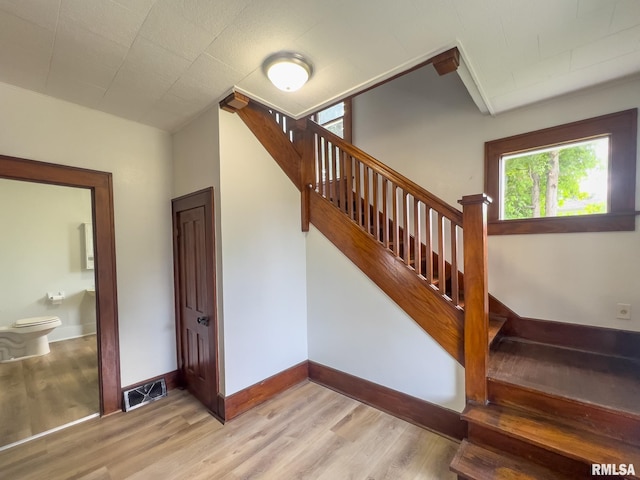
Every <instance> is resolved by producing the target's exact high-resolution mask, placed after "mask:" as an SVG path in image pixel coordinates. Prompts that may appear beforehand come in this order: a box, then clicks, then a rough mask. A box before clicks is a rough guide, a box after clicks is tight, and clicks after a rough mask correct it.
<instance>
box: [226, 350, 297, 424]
mask: <svg viewBox="0 0 640 480" xmlns="http://www.w3.org/2000/svg"><path fill="white" fill-rule="evenodd" d="M308 377H309V367H308V362H307V361H306V360H305V361H304V362H301V363H299V364H298V365H294V366H293V367H291V368H288V369H287V370H284V371H282V372H280V373H277V374H276V375H273V376H272V377H269V378H267V379H265V380H263V381H261V382H260V383H256V384H255V385H252V386H250V387H247V388H245V389H244V390H240V391H239V392H236V393H234V394H233V395H230V396H228V397H225V398H224V409H223V411H224V420H225V421H228V420H231V419H232V418H235V417H237V416H238V415H240V414H242V413H244V412H246V411H247V410H250V409H251V408H253V407H255V406H256V405H259V404H261V403H263V402H266V401H267V400H269V399H270V398H272V397H274V396H275V395H277V394H278V393H281V392H284V391H285V390H287V389H288V388H291V387H293V386H294V385H297V384H298V383H300V382H302V381H304V380H306V379H307V378H308Z"/></svg>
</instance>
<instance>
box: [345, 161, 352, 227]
mask: <svg viewBox="0 0 640 480" xmlns="http://www.w3.org/2000/svg"><path fill="white" fill-rule="evenodd" d="M345 159H346V164H345V170H346V172H347V215H349V218H350V219H352V220H353V158H352V157H351V155H347V154H345Z"/></svg>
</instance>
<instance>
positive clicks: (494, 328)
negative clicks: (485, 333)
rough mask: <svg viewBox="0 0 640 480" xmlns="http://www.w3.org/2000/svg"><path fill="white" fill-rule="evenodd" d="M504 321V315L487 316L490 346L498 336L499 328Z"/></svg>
mask: <svg viewBox="0 0 640 480" xmlns="http://www.w3.org/2000/svg"><path fill="white" fill-rule="evenodd" d="M506 321H507V319H506V318H504V317H498V316H495V315H490V316H489V345H490V346H491V344H492V343H493V341H494V340H495V338H496V337H497V336H498V333H500V330H501V329H502V326H503V325H504V324H505V322H506Z"/></svg>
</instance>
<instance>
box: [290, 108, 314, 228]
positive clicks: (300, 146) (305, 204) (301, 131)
mask: <svg viewBox="0 0 640 480" xmlns="http://www.w3.org/2000/svg"><path fill="white" fill-rule="evenodd" d="M307 121H308V120H307V119H306V118H301V119H300V120H297V121H296V124H295V127H294V129H293V137H294V146H295V148H296V150H297V151H298V152H299V153H300V159H301V164H300V201H301V223H302V231H303V232H308V231H309V221H310V204H309V202H310V198H309V195H310V194H311V188H313V184H314V182H315V171H314V167H315V162H314V158H313V157H314V155H313V137H312V136H311V135H312V134H311V132H310V131H309V130H308V129H307Z"/></svg>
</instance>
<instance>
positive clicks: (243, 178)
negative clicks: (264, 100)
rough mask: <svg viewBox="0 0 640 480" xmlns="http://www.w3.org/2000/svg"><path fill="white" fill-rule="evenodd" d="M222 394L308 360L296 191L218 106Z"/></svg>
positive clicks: (302, 240) (233, 118)
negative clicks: (223, 371) (220, 212)
mask: <svg viewBox="0 0 640 480" xmlns="http://www.w3.org/2000/svg"><path fill="white" fill-rule="evenodd" d="M220 162H221V164H220V180H221V186H220V194H221V206H222V215H221V227H222V238H221V239H222V252H223V253H222V268H223V272H222V278H223V308H224V352H225V369H226V372H225V375H226V381H225V394H226V395H231V394H233V393H235V392H237V391H239V390H241V389H243V388H246V387H248V386H250V385H252V384H254V383H257V382H259V381H261V380H264V379H265V378H267V377H270V376H271V375H274V374H276V373H279V372H281V371H282V370H285V369H287V368H289V367H292V366H294V365H296V364H298V363H300V362H302V361H305V360H307V358H308V357H307V315H306V305H307V298H306V267H305V236H304V234H303V233H302V232H301V230H300V193H299V192H298V190H297V189H296V188H295V186H294V185H293V183H292V182H291V181H290V180H289V179H288V178H287V176H286V175H285V174H284V173H283V172H282V170H281V169H280V168H279V167H278V165H277V164H276V162H275V161H274V160H273V158H271V156H269V154H268V153H267V152H266V151H265V150H264V148H263V147H262V146H261V145H260V144H259V143H258V141H257V140H256V138H255V137H254V135H253V134H252V133H251V132H250V131H249V129H248V128H247V127H246V126H245V125H244V123H243V122H242V121H241V120H240V118H239V117H238V116H237V115H233V114H230V113H228V112H224V111H220Z"/></svg>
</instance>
